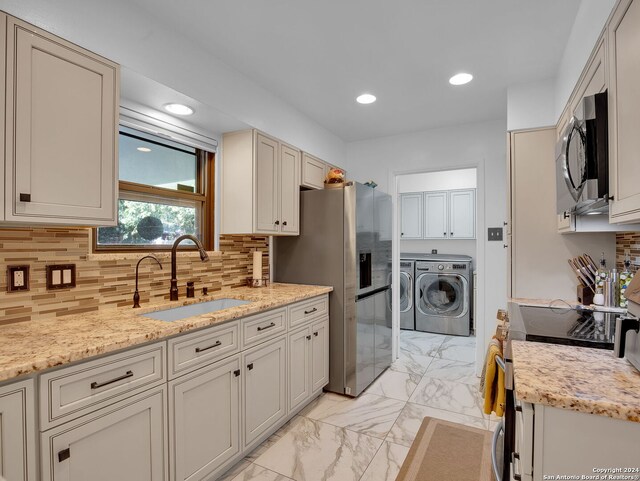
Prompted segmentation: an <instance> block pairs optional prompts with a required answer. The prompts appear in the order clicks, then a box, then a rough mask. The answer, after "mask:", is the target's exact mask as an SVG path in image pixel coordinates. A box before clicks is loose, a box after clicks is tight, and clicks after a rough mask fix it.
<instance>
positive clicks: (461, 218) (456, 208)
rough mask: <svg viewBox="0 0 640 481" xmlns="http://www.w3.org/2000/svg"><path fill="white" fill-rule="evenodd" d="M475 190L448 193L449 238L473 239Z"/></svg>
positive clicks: (474, 232)
mask: <svg viewBox="0 0 640 481" xmlns="http://www.w3.org/2000/svg"><path fill="white" fill-rule="evenodd" d="M475 197H476V196H475V190H456V191H451V192H449V212H450V214H449V237H450V238H451V239H475V237H476V225H475V224H476V223H475V218H476V215H475Z"/></svg>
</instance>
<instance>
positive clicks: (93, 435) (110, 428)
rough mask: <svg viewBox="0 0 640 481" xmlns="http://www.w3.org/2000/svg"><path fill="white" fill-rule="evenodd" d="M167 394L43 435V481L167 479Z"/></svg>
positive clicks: (131, 402)
mask: <svg viewBox="0 0 640 481" xmlns="http://www.w3.org/2000/svg"><path fill="white" fill-rule="evenodd" d="M165 394H166V393H165V390H164V388H162V389H160V388H157V389H154V390H151V391H147V392H145V393H143V394H140V395H138V396H135V397H133V398H131V399H129V400H127V401H122V402H120V403H116V404H114V405H113V406H110V407H109V408H105V409H102V410H100V411H97V412H95V413H93V414H91V415H89V416H85V417H83V418H80V419H77V420H75V421H71V422H69V423H67V424H63V425H62V426H59V427H57V428H53V429H52V430H49V431H47V432H45V433H43V434H42V440H41V449H42V468H43V473H42V474H43V476H42V478H43V480H44V481H87V480H88V479H90V480H91V481H113V480H115V479H117V480H118V481H164V480H166V479H167V472H166V471H167V463H166V461H167V456H166V448H167V444H166V421H165V416H166V415H167V413H166V404H165Z"/></svg>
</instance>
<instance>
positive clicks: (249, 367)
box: [247, 363, 253, 371]
mask: <svg viewBox="0 0 640 481" xmlns="http://www.w3.org/2000/svg"><path fill="white" fill-rule="evenodd" d="M247 369H249V371H251V370H252V369H253V363H251V364H247Z"/></svg>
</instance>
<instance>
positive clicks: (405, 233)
mask: <svg viewBox="0 0 640 481" xmlns="http://www.w3.org/2000/svg"><path fill="white" fill-rule="evenodd" d="M400 238H401V239H421V238H422V193H420V192H419V193H416V194H400Z"/></svg>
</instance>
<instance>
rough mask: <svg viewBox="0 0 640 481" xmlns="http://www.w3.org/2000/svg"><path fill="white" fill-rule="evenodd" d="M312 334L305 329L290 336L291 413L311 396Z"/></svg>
mask: <svg viewBox="0 0 640 481" xmlns="http://www.w3.org/2000/svg"><path fill="white" fill-rule="evenodd" d="M310 352H311V334H310V333H309V328H308V327H307V328H304V329H301V330H299V331H296V332H294V333H293V334H290V335H289V412H291V411H293V410H295V408H297V407H298V406H299V405H300V404H302V403H304V402H305V401H306V400H307V399H309V396H310V395H311V390H310V389H311V379H310V373H311V367H310Z"/></svg>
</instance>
